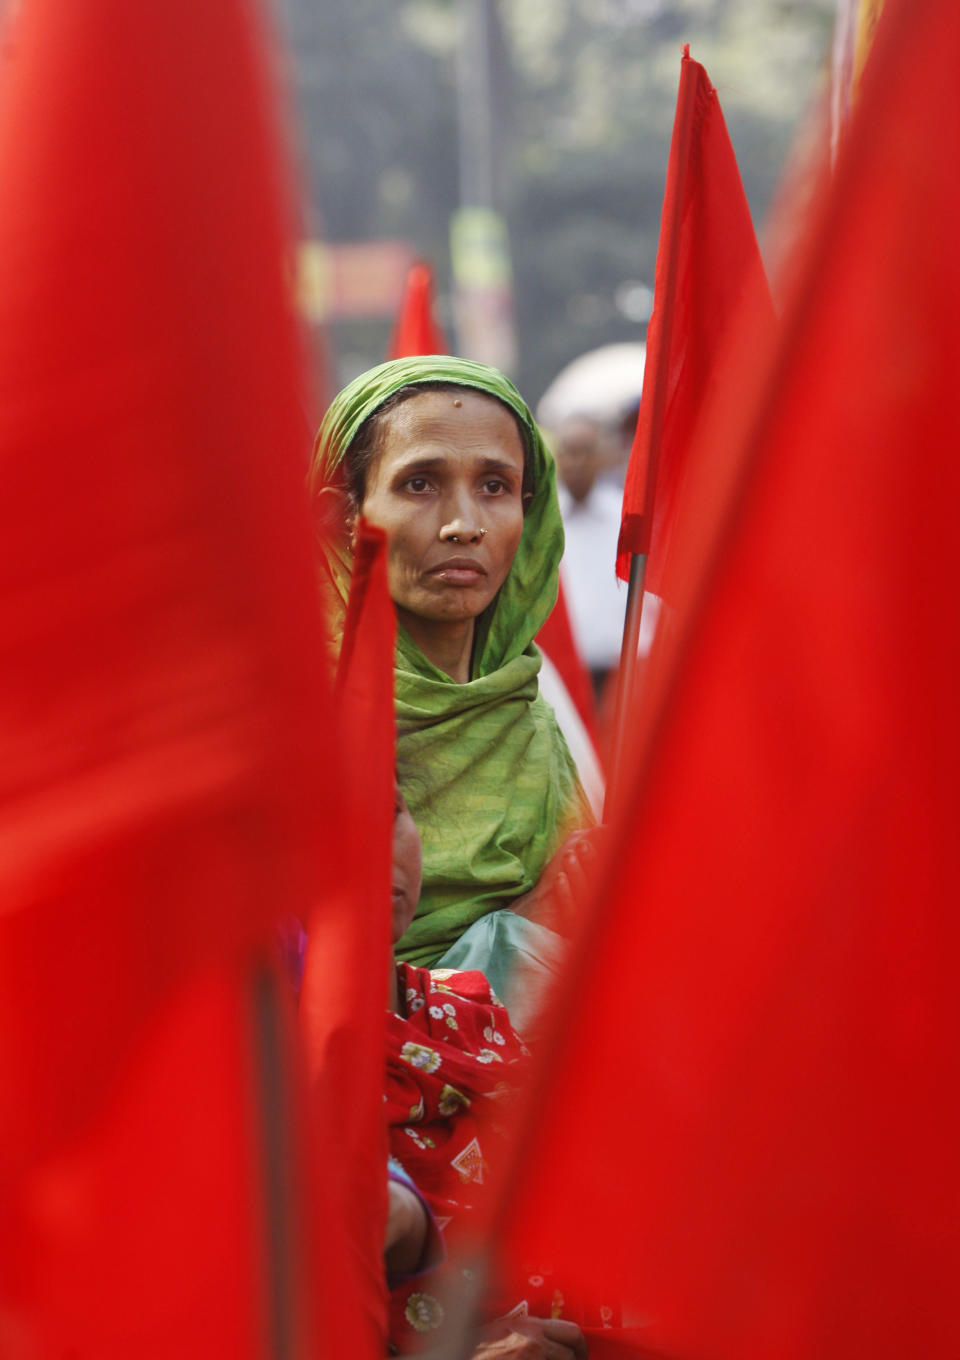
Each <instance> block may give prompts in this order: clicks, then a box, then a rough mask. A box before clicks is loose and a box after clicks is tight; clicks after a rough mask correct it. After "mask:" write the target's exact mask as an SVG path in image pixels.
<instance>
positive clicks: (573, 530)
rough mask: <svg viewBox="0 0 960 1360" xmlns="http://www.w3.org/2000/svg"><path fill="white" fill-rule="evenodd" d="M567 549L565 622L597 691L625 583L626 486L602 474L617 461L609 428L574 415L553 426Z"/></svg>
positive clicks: (617, 635)
mask: <svg viewBox="0 0 960 1360" xmlns="http://www.w3.org/2000/svg"><path fill="white" fill-rule="evenodd" d="M550 442H551V445H552V448H553V453H554V457H555V458H556V461H557V471H558V473H559V477H560V485H559V487H558V493H559V499H560V513H561V514H562V516H563V528H564V533H565V535H566V547H565V549H564V554H563V560H562V562H561V563H560V577H561V580H562V581H563V593H564V597H565V599H566V602H567V610H568V612H569V614H570V626H571V628H572V629H573V634H574V638H575V640H576V643H577V646H578V647H579V649H580V655H581V656H582V657H583V660H584V663H585V665H586V666H587V669H588V670H589V671H590V676H591V679H592V680H593V685H594V690H595V692H596V693H597V694H598V695H599V694H600V692H601V690H602V688H603V685H604V682H605V680H606V678H607V675H608V673H609V672H610V670H611V669H612V668H613V667H615V666H616V664H617V662H618V661H619V659H620V644H621V641H622V638H623V617H624V611H625V608H626V603H627V588H626V586H625V585H624V584H623V582H622V581H619V580H618V579H617V574H616V562H617V537H618V535H619V533H620V510H621V505H622V501H623V491H622V489H621V488H620V487H618V486H617V485H616V484H615V483H613V482H611V481H610V480H608V479H607V478H605V477H604V475H603V474H604V473H606V472H608V471H609V470H610V469H611V468H612V467H614V466H615V465H616V463H617V462H618V459H619V452H620V451H619V447H618V443H617V440H616V438H615V437H614V434H613V432H611V431H610V430H608V429H607V427H606V426H605V425H604V424H602V423H601V422H600V421H598V420H595V419H594V418H592V417H591V416H586V415H571V416H568V417H567V418H566V419H565V420H563V421H562V422H561V423H560V424H559V425H558V427H557V428H556V429H555V430H553V431H551V439H550Z"/></svg>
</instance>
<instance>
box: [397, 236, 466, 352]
mask: <svg viewBox="0 0 960 1360" xmlns="http://www.w3.org/2000/svg"><path fill="white" fill-rule="evenodd" d="M449 352H450V351H449V349H448V348H447V341H446V337H445V336H444V334H443V331H442V330H441V328H440V327H439V326H438V325H437V323H436V321H435V320H434V317H433V270H432V269H431V268H430V266H429V265H428V264H427V263H426V261H425V260H418V261H417V262H416V264H413V265H411V266H410V269H409V271H408V273H407V279H406V283H405V284H404V289H403V297H402V298H401V300H400V310H399V311H398V313H397V320H396V324H395V326H394V328H393V335H392V336H391V338H390V348H389V350H388V352H387V358H388V359H406V358H408V357H409V356H410V355H413V354H449Z"/></svg>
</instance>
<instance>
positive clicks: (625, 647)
mask: <svg viewBox="0 0 960 1360" xmlns="http://www.w3.org/2000/svg"><path fill="white" fill-rule="evenodd" d="M646 573H647V554H646V553H633V554H632V555H631V557H630V580H629V584H628V585H627V611H626V615H625V617H624V621H623V642H622V643H621V646H620V668H619V670H618V672H617V702H616V707H615V708H614V715H613V745H612V747H611V750H610V775H609V778H608V779H607V789H606V794H605V796H604V800H603V820H604V821H605V822H608V821H609V820H610V811H611V808H612V806H613V799H614V794H615V792H616V790H617V788H618V787H619V784H620V778H621V765H622V763H623V748H624V744H625V738H626V732H627V714H628V713H629V712H630V708H631V706H632V704H633V696H634V692H635V690H636V680H637V647H638V645H639V643H640V624H641V622H642V620H643V578H644V576H645V575H646Z"/></svg>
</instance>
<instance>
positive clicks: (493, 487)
mask: <svg viewBox="0 0 960 1360" xmlns="http://www.w3.org/2000/svg"><path fill="white" fill-rule="evenodd" d="M483 489H484V491H486V492H487V494H488V495H490V496H502V495H503V494H504V492H505V491H509V490H510V488H509V487H508V486H507V484H506V482H504V481H502V480H501V479H500V478H499V477H491V478H489V479H488V480H487V481H485V482H484V484H483Z"/></svg>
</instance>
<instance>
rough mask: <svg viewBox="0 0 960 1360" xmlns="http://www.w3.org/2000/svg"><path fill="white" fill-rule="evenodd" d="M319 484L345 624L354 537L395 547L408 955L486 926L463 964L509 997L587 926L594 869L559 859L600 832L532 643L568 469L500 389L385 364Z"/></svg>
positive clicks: (358, 394) (433, 958) (548, 588)
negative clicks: (371, 530)
mask: <svg viewBox="0 0 960 1360" xmlns="http://www.w3.org/2000/svg"><path fill="white" fill-rule="evenodd" d="M312 486H313V489H314V491H315V493H316V495H317V497H318V499H319V502H320V504H321V509H323V508H324V507H327V508H329V507H330V506H331V505H333V506H334V507H335V510H336V513H335V514H334V516H333V517H331V516H330V515H329V514H325V515H324V518H325V520H326V523H327V525H328V526H329V524H330V523H331V518H333V520H335V521H339V523H340V524H342V525H343V526H344V531H343V532H342V533H341V534H340V536H339V539H338V540H335V541H332V542H331V541H330V539H329V534H328V542H327V544H326V545H325V568H326V572H325V586H326V592H325V593H326V595H327V599H328V606H329V608H330V610H331V612H332V614H333V615H334V618H336V616H337V614H340V615H341V617H342V612H343V610H344V608H345V603H346V598H347V592H348V589H349V578H350V567H351V550H350V529H351V526H352V525H354V524H355V523H356V519H357V517H358V516H359V515H361V514H362V515H363V516H364V517H365V518H366V519H368V520H369V521H370V522H371V523H373V524H376V525H378V526H380V527H382V528H383V529H385V530H386V533H387V536H388V544H389V549H388V575H389V581H390V591H391V595H392V597H393V600H394V603H395V605H396V608H397V621H398V640H397V658H396V705H397V723H398V761H399V763H400V765H401V768H415V769H416V770H417V772H418V777H417V778H416V780H413V781H409V782H407V781H404V794H405V796H406V798H407V802H408V803H409V805H410V808H411V810H412V812H413V815H414V817H415V819H416V822H417V825H418V827H419V828H420V832H421V835H422V838H423V860H424V874H423V894H422V898H421V902H420V906H419V908H418V910H417V915H416V918H415V919H414V921H413V922H412V924H411V926H410V929H409V930H408V931H407V933H406V935H405V937H404V939H403V941H402V942H401V946H400V950H399V953H400V955H401V957H403V958H405V959H408V960H410V961H412V962H414V963H417V964H431V965H432V964H435V963H437V962H438V961H441V956H442V955H444V953H445V951H447V950H449V949H450V948H451V946H454V945H455V944H456V943H457V941H459V940H460V939H461V937H462V936H463V935H464V933H465V932H466V931H468V930H469V929H470V928H471V927H474V930H473V932H472V933H471V937H470V938H469V939H468V940H467V941H465V942H464V945H462V946H461V947H460V953H459V954H458V955H455V956H454V957H455V958H456V960H457V963H458V965H459V966H463V964H464V961H465V957H466V960H467V961H469V962H470V963H471V966H474V967H476V966H484V967H485V968H488V967H489V968H491V969H492V970H493V973H494V977H495V985H496V982H498V981H499V982H502V980H503V973H502V968H500V967H499V966H498V965H499V964H502V962H503V959H504V958H505V957H506V956H507V955H508V954H512V953H515V952H516V951H517V949H518V948H519V949H520V951H521V952H527V953H529V952H533V953H534V954H537V953H542V952H549V951H550V950H551V948H552V947H553V946H552V942H551V940H550V939H549V932H546V933H544V931H543V926H544V925H546V926H551V925H557V924H558V921H557V916H556V913H557V912H560V913H563V912H564V911H573V910H575V908H576V904H577V901H578V899H579V897H580V896H581V895H582V893H583V891H584V889H585V882H586V865H587V863H588V862H589V859H590V857H591V855H592V847H591V846H590V845H589V842H588V841H584V840H583V839H582V838H574V839H572V840H571V841H569V843H568V844H566V845H564V842H565V840H566V839H567V838H568V837H569V836H570V834H571V833H572V832H573V831H575V830H576V829H577V828H579V827H583V826H587V825H589V824H590V822H591V821H592V817H591V814H590V812H589V809H588V806H587V803H586V800H585V798H584V796H583V793H582V790H581V788H580V784H579V781H578V778H577V774H576V770H575V768H574V765H573V762H572V760H571V758H570V755H569V752H568V751H567V748H566V744H565V742H564V740H563V737H562V736H561V734H560V731H559V729H558V727H557V723H556V720H555V718H554V715H553V712H552V710H551V709H550V707H549V705H547V704H546V703H545V702H544V701H543V700H542V699H541V698H540V696H539V694H538V687H537V673H538V671H539V668H540V654H539V652H538V651H537V649H536V647H535V646H534V643H533V639H534V637H535V635H536V633H537V631H538V629H539V628H540V626H541V624H542V623H543V622H544V620H545V619H546V617H547V615H548V614H549V613H550V610H551V609H552V607H553V603H554V601H555V599H556V594H557V569H558V565H559V561H560V556H561V553H562V551H563V530H562V527H561V522H560V513H559V509H558V506H557V498H556V486H555V472H554V466H553V460H552V458H551V456H550V454H549V453H548V451H547V449H546V446H545V445H544V443H543V440H542V438H541V436H540V433H539V431H538V429H537V427H536V424H535V423H534V420H533V418H532V416H531V414H530V412H529V410H528V408H527V406H526V405H525V403H524V402H523V400H522V398H521V397H520V395H519V393H518V392H517V390H516V388H514V386H513V385H512V383H510V382H509V381H508V380H507V379H506V378H504V377H503V376H502V374H500V373H498V372H497V371H496V370H495V369H492V368H487V367H486V366H484V365H481V364H474V363H470V362H468V361H466V360H460V359H453V358H447V357H445V356H440V355H431V356H428V357H418V358H409V359H398V360H394V361H392V362H391V363H387V364H381V365H380V366H379V367H378V368H375V369H372V370H371V371H370V372H369V373H365V374H363V375H361V377H359V378H357V379H356V380H355V381H354V382H352V383H351V384H350V385H349V386H348V387H346V388H345V389H344V390H343V391H342V392H341V393H340V394H339V396H338V397H337V398H336V399H335V400H334V402H333V404H332V405H331V407H330V409H329V411H328V412H327V415H326V418H325V420H324V422H323V426H322V428H321V430H320V433H319V435H318V438H317V446H316V451H315V458H314V466H313V471H312ZM562 845H564V849H563V853H562V854H561V855H560V856H559V857H558V858H557V859H556V860H555V862H554V865H553V868H552V872H551V874H550V875H548V876H547V878H546V879H544V870H545V868H546V867H547V865H548V864H549V863H550V861H551V857H553V856H556V855H557V851H558V849H559V848H560V847H561V846H562ZM548 885H550V891H548ZM504 909H507V910H504ZM492 913H493V914H495V915H492V916H491V914H492ZM548 913H553V914H552V915H551V914H548ZM480 922H482V923H483V924H482V925H480V926H475V923H480ZM478 935H479V936H480V938H479V939H477V938H476V937H477V936H478ZM442 961H443V962H448V961H449V960H447V959H444V960H442Z"/></svg>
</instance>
